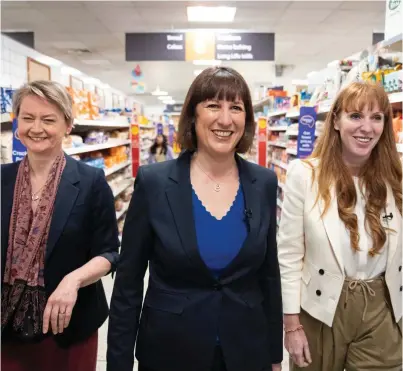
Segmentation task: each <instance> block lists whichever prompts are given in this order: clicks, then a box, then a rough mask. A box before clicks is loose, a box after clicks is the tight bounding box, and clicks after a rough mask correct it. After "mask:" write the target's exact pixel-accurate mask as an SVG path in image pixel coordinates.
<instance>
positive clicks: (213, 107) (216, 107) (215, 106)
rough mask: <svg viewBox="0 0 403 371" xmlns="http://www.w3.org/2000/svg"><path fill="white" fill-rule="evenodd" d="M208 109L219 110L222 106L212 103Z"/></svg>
mask: <svg viewBox="0 0 403 371" xmlns="http://www.w3.org/2000/svg"><path fill="white" fill-rule="evenodd" d="M207 108H211V109H219V108H220V106H219V105H218V104H217V103H210V104H209V105H208V106H207Z"/></svg>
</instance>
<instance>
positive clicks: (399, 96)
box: [389, 92, 403, 103]
mask: <svg viewBox="0 0 403 371" xmlns="http://www.w3.org/2000/svg"><path fill="white" fill-rule="evenodd" d="M389 102H390V103H402V102H403V93H402V92H400V93H392V94H389Z"/></svg>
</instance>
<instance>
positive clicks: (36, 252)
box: [1, 154, 66, 340]
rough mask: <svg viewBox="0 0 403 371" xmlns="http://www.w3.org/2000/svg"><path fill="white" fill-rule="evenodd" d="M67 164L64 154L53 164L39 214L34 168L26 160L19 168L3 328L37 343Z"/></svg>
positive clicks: (5, 282) (6, 276)
mask: <svg viewBox="0 0 403 371" xmlns="http://www.w3.org/2000/svg"><path fill="white" fill-rule="evenodd" d="M65 165H66V158H65V156H64V154H62V155H60V156H59V157H58V158H57V159H56V160H55V162H54V163H53V165H52V168H51V170H50V173H49V176H48V179H47V181H46V186H45V187H44V190H43V191H42V196H41V198H40V200H39V203H38V205H37V208H36V211H35V213H33V211H32V189H31V181H30V175H29V174H30V166H29V161H28V158H27V157H25V158H24V160H23V161H22V162H21V164H20V166H19V168H18V174H17V179H16V183H15V188H14V200H13V208H12V212H11V219H10V230H9V240H8V249H7V258H6V266H5V273H4V278H3V286H2V291H1V312H2V318H1V329H2V331H3V330H4V329H5V328H6V327H7V328H8V327H9V326H10V329H11V331H12V333H13V335H14V336H16V337H18V338H20V339H23V340H34V339H36V338H39V337H40V336H41V335H42V323H43V313H44V310H45V307H46V301H47V297H46V292H45V280H44V264H45V252H46V245H47V240H48V235H49V229H50V222H51V218H52V214H53V208H54V203H55V198H56V193H57V189H58V187H59V183H60V179H61V176H62V173H63V169H64V167H65Z"/></svg>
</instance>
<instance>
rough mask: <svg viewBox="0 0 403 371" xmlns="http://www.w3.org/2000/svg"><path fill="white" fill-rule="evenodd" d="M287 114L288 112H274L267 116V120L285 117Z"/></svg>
mask: <svg viewBox="0 0 403 371" xmlns="http://www.w3.org/2000/svg"><path fill="white" fill-rule="evenodd" d="M286 114H287V110H279V111H273V112H269V113H268V114H267V118H269V117H276V116H285V115H286Z"/></svg>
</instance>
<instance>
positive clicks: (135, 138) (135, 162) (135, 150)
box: [131, 121, 140, 178]
mask: <svg viewBox="0 0 403 371" xmlns="http://www.w3.org/2000/svg"><path fill="white" fill-rule="evenodd" d="M139 132H140V131H139V125H138V123H137V122H135V121H134V122H132V124H131V143H132V175H133V178H135V177H136V176H137V171H138V170H139V167H140V135H139V134H140V133H139Z"/></svg>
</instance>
